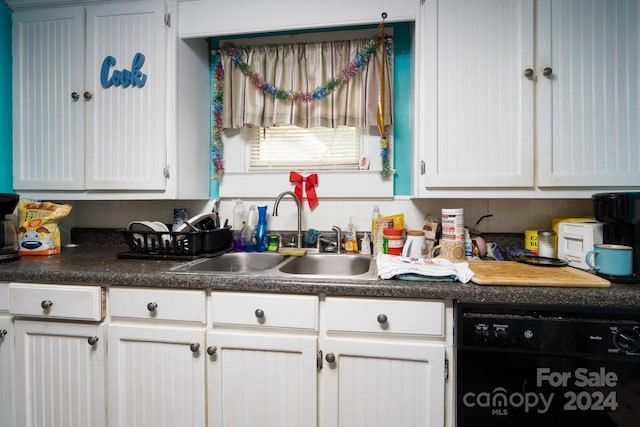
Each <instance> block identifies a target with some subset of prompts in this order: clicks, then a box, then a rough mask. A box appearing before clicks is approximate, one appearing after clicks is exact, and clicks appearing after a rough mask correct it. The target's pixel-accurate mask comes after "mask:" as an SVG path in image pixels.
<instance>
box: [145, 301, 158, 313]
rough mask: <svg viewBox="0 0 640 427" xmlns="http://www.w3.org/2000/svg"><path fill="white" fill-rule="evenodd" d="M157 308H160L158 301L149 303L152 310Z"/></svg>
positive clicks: (148, 305) (149, 308) (148, 307)
mask: <svg viewBox="0 0 640 427" xmlns="http://www.w3.org/2000/svg"><path fill="white" fill-rule="evenodd" d="M157 308H158V303H155V302H150V303H149V304H147V310H149V311H151V312H153V311H156V309H157Z"/></svg>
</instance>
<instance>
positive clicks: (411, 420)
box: [320, 338, 445, 427]
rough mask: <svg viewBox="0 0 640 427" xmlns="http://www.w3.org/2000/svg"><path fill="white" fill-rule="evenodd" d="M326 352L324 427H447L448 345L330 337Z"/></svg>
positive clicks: (324, 344) (324, 346) (322, 381)
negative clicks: (446, 374)
mask: <svg viewBox="0 0 640 427" xmlns="http://www.w3.org/2000/svg"><path fill="white" fill-rule="evenodd" d="M321 348H322V351H323V352H324V360H323V368H322V370H321V373H320V388H321V390H322V392H321V396H320V425H322V426H324V427H331V426H336V427H337V426H352V427H353V426H362V427H376V426H377V427H385V426H395V427H418V426H420V427H425V426H428V427H430V426H433V427H436V426H437V427H441V426H443V425H444V396H445V389H444V377H445V370H444V360H445V348H444V345H443V344H427V343H408V342H393V341H384V342H383V341H373V340H349V339H340V338H327V339H326V340H324V341H322V343H321ZM331 360H334V361H333V362H331Z"/></svg>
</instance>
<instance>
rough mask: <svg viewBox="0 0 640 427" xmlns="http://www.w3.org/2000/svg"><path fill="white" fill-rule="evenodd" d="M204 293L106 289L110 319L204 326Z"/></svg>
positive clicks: (168, 290) (205, 303)
mask: <svg viewBox="0 0 640 427" xmlns="http://www.w3.org/2000/svg"><path fill="white" fill-rule="evenodd" d="M206 307H207V296H206V294H205V292H204V291H189V290H174V289H152V288H145V289H129V288H126V289H125V288H111V289H109V312H110V313H111V317H124V318H133V319H151V320H153V319H155V320H175V321H183V322H198V323H206V322H207V316H206V314H207V311H206Z"/></svg>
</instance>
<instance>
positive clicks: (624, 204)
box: [591, 193, 640, 283]
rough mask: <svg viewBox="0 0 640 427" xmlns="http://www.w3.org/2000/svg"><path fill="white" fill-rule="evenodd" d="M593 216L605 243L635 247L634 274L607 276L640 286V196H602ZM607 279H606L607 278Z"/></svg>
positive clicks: (596, 197)
mask: <svg viewBox="0 0 640 427" xmlns="http://www.w3.org/2000/svg"><path fill="white" fill-rule="evenodd" d="M591 200H592V202H593V213H594V217H595V219H596V220H597V221H599V222H602V223H604V224H603V226H602V243H611V244H616V245H625V246H631V247H632V248H633V274H632V275H631V276H615V277H607V279H610V280H611V281H613V282H616V283H640V193H598V194H594V195H593V196H591ZM604 277H606V276H604Z"/></svg>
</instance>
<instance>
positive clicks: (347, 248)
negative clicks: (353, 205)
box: [344, 217, 358, 254]
mask: <svg viewBox="0 0 640 427" xmlns="http://www.w3.org/2000/svg"><path fill="white" fill-rule="evenodd" d="M344 252H345V253H347V254H357V253H358V239H357V238H356V232H355V231H354V229H353V220H352V219H351V217H349V225H348V226H347V231H346V233H345V234H344Z"/></svg>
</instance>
